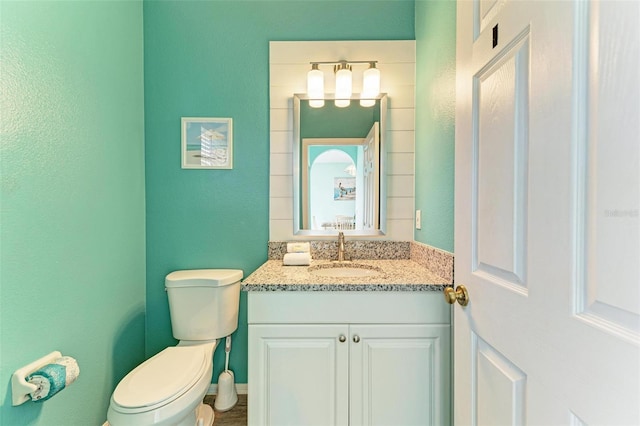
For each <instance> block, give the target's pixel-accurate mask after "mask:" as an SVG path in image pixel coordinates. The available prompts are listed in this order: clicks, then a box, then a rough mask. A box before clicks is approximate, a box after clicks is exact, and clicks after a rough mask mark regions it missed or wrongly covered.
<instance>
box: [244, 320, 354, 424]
mask: <svg viewBox="0 0 640 426" xmlns="http://www.w3.org/2000/svg"><path fill="white" fill-rule="evenodd" d="M340 336H344V340H345V341H344V342H341V341H340ZM347 338H348V327H347V326H346V325H250V326H249V395H248V398H249V403H248V407H249V413H248V415H249V418H248V421H249V425H259V426H269V425H272V426H286V425H296V426H300V425H319V426H327V425H347V424H348V420H349V404H348V398H349V372H348V369H349V343H348V340H347Z"/></svg>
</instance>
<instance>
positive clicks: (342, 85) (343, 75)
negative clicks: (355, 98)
mask: <svg viewBox="0 0 640 426" xmlns="http://www.w3.org/2000/svg"><path fill="white" fill-rule="evenodd" d="M335 72H336V100H335V104H336V106H337V107H340V108H344V107H348V106H349V104H350V103H351V93H352V87H351V67H350V66H349V65H348V64H347V63H346V62H341V63H340V65H337V66H336V68H335Z"/></svg>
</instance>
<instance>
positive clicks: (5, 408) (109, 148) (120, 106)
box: [0, 1, 145, 426]
mask: <svg viewBox="0 0 640 426" xmlns="http://www.w3.org/2000/svg"><path fill="white" fill-rule="evenodd" d="M0 23H1V25H0V28H1V30H0V31H1V33H0V37H1V38H2V39H1V50H0V64H1V67H2V69H1V70H0V71H1V72H0V84H1V87H2V95H1V96H0V110H1V111H2V121H1V125H0V126H1V127H0V137H1V142H2V144H1V168H0V175H1V176H0V177H1V195H0V202H1V204H0V213H1V224H0V225H1V227H0V234H1V244H2V245H1V247H0V303H1V307H0V315H1V318H0V323H1V326H0V327H1V332H0V384H1V386H0V404H1V408H0V409H1V414H0V424H2V425H6V426H14V425H65V426H67V425H82V426H86V425H100V424H102V423H103V422H104V421H105V420H106V413H107V407H108V404H109V397H110V395H111V392H112V391H113V389H114V387H115V385H116V383H117V382H118V381H119V380H120V379H121V378H122V377H123V376H124V374H126V373H127V372H128V371H129V370H130V369H131V368H133V367H134V366H135V365H137V364H138V363H139V362H140V361H141V360H142V359H143V358H144V309H145V308H144V304H145V294H144V286H145V269H144V264H145V253H144V243H145V242H144V228H145V218H144V160H143V147H144V139H143V138H144V135H143V65H142V58H143V56H142V50H143V39H142V35H143V34H142V2H140V1H127V2H113V1H108V2H107V1H105V2H102V1H55V2H52V1H43V2H34V1H17V2H9V1H2V3H0ZM54 350H59V351H61V352H62V353H63V354H66V355H71V356H73V357H75V358H76V359H77V360H78V362H79V365H80V371H81V373H80V377H79V379H78V380H77V381H76V383H74V384H73V385H72V386H70V387H69V388H68V389H65V390H63V391H62V392H61V393H60V394H58V395H56V396H54V397H53V399H51V400H49V401H45V402H43V403H33V402H26V403H25V404H23V405H20V406H18V407H12V406H11V388H10V384H9V383H10V377H11V374H12V373H13V371H14V370H16V369H18V368H20V367H22V366H24V365H26V364H28V363H30V362H32V361H35V360H36V359H37V358H40V357H41V356H43V355H45V354H47V353H49V352H51V351H54Z"/></svg>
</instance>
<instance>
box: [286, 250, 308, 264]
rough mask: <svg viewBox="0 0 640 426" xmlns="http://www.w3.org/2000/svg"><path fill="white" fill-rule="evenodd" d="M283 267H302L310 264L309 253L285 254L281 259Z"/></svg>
mask: <svg viewBox="0 0 640 426" xmlns="http://www.w3.org/2000/svg"><path fill="white" fill-rule="evenodd" d="M282 263H283V265H285V266H302V265H310V264H311V253H287V254H285V255H284V258H283V259H282Z"/></svg>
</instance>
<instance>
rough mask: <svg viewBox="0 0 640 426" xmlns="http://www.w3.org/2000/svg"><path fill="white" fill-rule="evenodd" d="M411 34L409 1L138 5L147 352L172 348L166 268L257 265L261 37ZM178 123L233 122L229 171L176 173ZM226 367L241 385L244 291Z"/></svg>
mask: <svg viewBox="0 0 640 426" xmlns="http://www.w3.org/2000/svg"><path fill="white" fill-rule="evenodd" d="M413 38H414V2H413V0H411V1H398V0H396V1H393V0H391V1H340V2H334V1H207V2H204V1H145V4H144V39H145V51H144V58H145V134H146V139H145V143H146V145H145V158H146V193H147V199H146V201H147V333H146V336H147V337H146V355H147V356H151V355H153V354H155V353H157V352H158V351H160V350H162V349H163V348H165V347H166V346H168V345H172V344H174V343H175V340H174V339H173V337H172V336H171V325H170V319H169V310H168V305H167V298H166V294H165V292H164V288H163V285H164V277H165V276H166V274H167V273H169V272H171V271H173V270H177V269H190V268H238V269H242V270H243V271H244V273H245V276H246V275H248V274H249V273H251V272H252V271H254V270H255V269H256V268H257V267H258V266H260V265H261V264H262V263H263V262H264V261H265V260H266V259H267V242H268V239H269V223H268V219H269V198H268V197H269V41H271V40H364V39H371V40H387V39H388V40H398V39H401V40H405V39H413ZM186 116H192V117H194V116H195V117H232V118H233V125H234V129H233V130H234V168H233V170H226V171H225V170H182V169H181V168H180V117H186ZM222 349H223V348H222V347H219V348H218V351H217V354H216V357H215V359H214V362H215V369H214V377H213V381H214V382H215V381H217V378H218V374H219V373H220V371H221V370H222V368H223V366H224V356H223V355H224V354H223V351H222ZM231 368H232V369H233V370H234V372H235V374H236V381H237V382H238V383H246V382H247V325H246V297H245V295H244V294H243V295H242V297H241V301H240V326H239V329H238V331H237V332H236V333H235V334H234V349H233V350H232V355H231Z"/></svg>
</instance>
